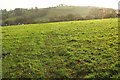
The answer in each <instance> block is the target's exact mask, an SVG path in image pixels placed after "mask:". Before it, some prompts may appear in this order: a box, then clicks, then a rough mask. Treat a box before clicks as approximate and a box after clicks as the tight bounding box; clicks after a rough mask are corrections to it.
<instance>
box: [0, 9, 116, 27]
mask: <svg viewBox="0 0 120 80" xmlns="http://www.w3.org/2000/svg"><path fill="white" fill-rule="evenodd" d="M49 9H51V8H45V9H41V10H39V9H38V8H37V7H36V8H35V9H33V8H31V9H21V8H16V9H15V10H10V11H7V10H6V9H4V10H1V11H2V24H3V25H12V24H19V23H22V24H35V23H41V22H58V21H75V20H90V19H104V18H115V17H117V13H116V11H115V10H114V9H108V8H99V9H98V8H92V9H91V10H90V11H89V13H88V15H86V16H83V15H77V14H74V13H72V14H67V15H65V16H61V15H59V16H55V17H50V18H49V21H48V20H46V21H35V19H36V18H42V17H44V16H46V14H47V13H48V11H49ZM11 17H12V18H11Z"/></svg>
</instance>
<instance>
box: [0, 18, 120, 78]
mask: <svg viewBox="0 0 120 80" xmlns="http://www.w3.org/2000/svg"><path fill="white" fill-rule="evenodd" d="M2 54H3V61H2V71H3V72H2V76H3V78H99V77H100V78H120V73H119V72H120V54H119V50H118V19H117V18H113V19H99V20H86V21H69V22H57V23H44V24H29V25H19V26H7V27H2Z"/></svg>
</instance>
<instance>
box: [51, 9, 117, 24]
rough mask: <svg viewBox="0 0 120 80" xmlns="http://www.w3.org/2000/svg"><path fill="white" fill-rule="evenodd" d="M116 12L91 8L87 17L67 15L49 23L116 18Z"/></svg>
mask: <svg viewBox="0 0 120 80" xmlns="http://www.w3.org/2000/svg"><path fill="white" fill-rule="evenodd" d="M117 16H118V15H117V12H116V10H114V9H97V8H93V9H92V10H90V11H89V14H88V15H87V16H84V17H83V16H81V15H75V14H68V15H66V16H58V17H53V18H51V19H50V21H51V22H58V21H76V20H91V19H105V18H116V17H117Z"/></svg>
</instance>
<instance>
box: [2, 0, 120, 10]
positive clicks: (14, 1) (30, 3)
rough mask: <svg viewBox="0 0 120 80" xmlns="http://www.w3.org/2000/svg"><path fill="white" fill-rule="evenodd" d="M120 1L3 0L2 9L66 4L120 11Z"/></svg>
mask: <svg viewBox="0 0 120 80" xmlns="http://www.w3.org/2000/svg"><path fill="white" fill-rule="evenodd" d="M118 2H119V0H1V1H0V9H7V10H10V9H15V8H32V7H33V8H34V7H38V8H45V7H49V6H56V5H58V4H66V5H73V6H97V7H105V8H114V9H118Z"/></svg>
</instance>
